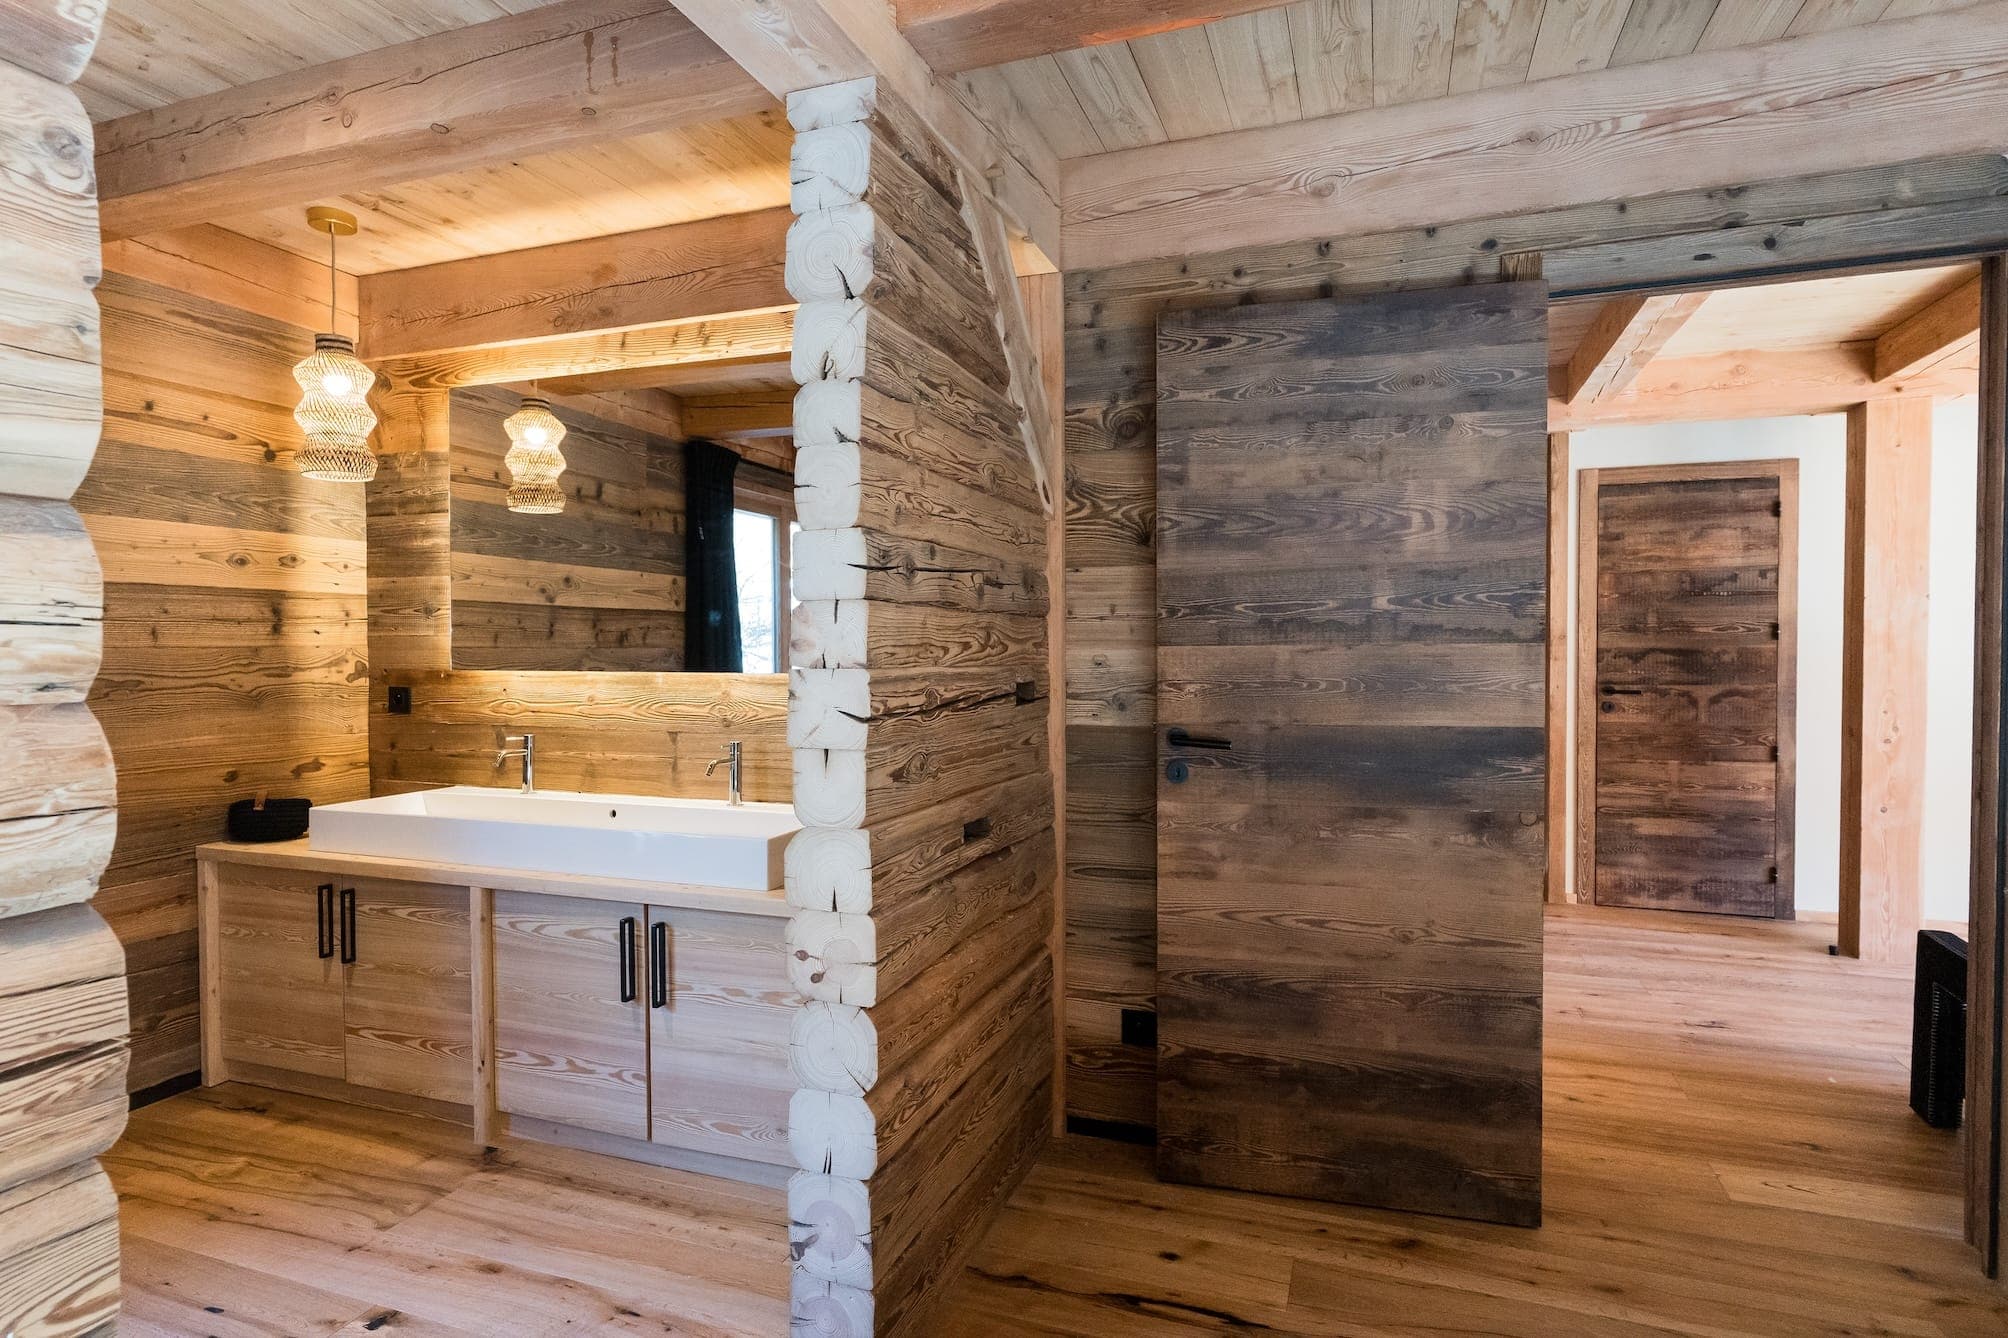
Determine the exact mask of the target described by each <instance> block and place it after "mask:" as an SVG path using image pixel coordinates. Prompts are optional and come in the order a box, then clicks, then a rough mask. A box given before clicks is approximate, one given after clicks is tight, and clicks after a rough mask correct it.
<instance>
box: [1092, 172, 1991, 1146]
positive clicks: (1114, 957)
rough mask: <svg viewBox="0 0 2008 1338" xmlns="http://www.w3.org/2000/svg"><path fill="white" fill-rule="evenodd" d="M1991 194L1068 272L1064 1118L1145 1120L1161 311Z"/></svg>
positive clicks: (1465, 271)
mask: <svg viewBox="0 0 2008 1338" xmlns="http://www.w3.org/2000/svg"><path fill="white" fill-rule="evenodd" d="M2004 191H2008V163H2004V162H2003V161H2002V160H2001V159H2000V158H1995V157H1986V158H1970V159H1957V160H1948V161H1945V162H1933V163H1919V164H1910V165H1906V166H1901V167H1894V168H1879V169H1874V170H1869V171H1862V172H1852V173H1845V174H1839V175H1833V176H1826V177H1814V178H1807V179H1804V180H1790V181H1766V182H1754V183H1748V184H1744V185H1737V186H1733V187H1730V188H1725V189H1722V190H1713V191H1691V192H1685V193H1681V194H1674V195H1667V196H1660V197H1654V198H1651V199H1644V200H1635V201H1629V202H1626V203H1624V204H1608V205H1592V206H1582V207H1576V208H1569V209H1562V210H1554V211H1550V212H1546V213H1532V214H1526V215H1522V216H1519V217H1516V218H1512V219H1503V220H1502V219H1494V220H1486V221H1480V222H1476V223H1458V224H1453V225H1449V226H1445V227H1440V228H1431V229H1427V230H1419V231H1405V232H1395V233H1382V234H1375V235H1371V236H1356V237H1316V238H1310V239H1306V240H1304V241H1301V242H1292V243H1288V244H1284V245H1277V246H1265V247H1259V248H1241V249H1238V250H1229V251H1223V252H1219V253H1215V254H1209V255H1201V256H1186V257H1181V258H1178V259H1173V260H1164V261H1149V262H1144V263H1140V264H1134V265H1125V266H1121V267H1119V268H1112V269H1100V270H1078V271H1074V272H1071V273H1069V274H1068V275H1067V276H1066V325H1067V335H1066V339H1067V358H1066V362H1067V404H1066V411H1067V434H1066V460H1067V475H1066V509H1067V535H1066V546H1067V585H1066V592H1065V597H1066V604H1067V630H1066V665H1067V684H1066V714H1067V757H1066V767H1067V845H1066V852H1065V856H1064V860H1063V864H1064V876H1065V879H1066V887H1067V925H1066V941H1067V972H1066V991H1067V1003H1066V1012H1067V1025H1066V1040H1065V1044H1066V1051H1067V1066H1066V1074H1067V1078H1066V1106H1067V1113H1068V1114H1069V1115H1070V1116H1073V1117H1078V1118H1082V1119H1088V1120H1099V1121H1111V1122H1118V1123H1125V1124H1131V1125H1144V1126H1147V1125H1150V1124H1152V1123H1153V1121H1154V1119H1155V1113H1154V1098H1153V1088H1154V1079H1155V1074H1154V1071H1153V1070H1154V1060H1153V1049H1152V1047H1151V1046H1150V1045H1149V1044H1142V1045H1137V1044H1125V1043H1124V1042H1123V1039H1122V1031H1121V1025H1122V1014H1123V1011H1124V1010H1125V1009H1130V1010H1135V1011H1137V1012H1141V1013H1145V1014H1148V1013H1150V1012H1152V1011H1153V1010H1154V1007H1155V1002H1154V989H1155V985H1154V977H1155V969H1156V966H1155V951H1154V940H1155V927H1154V919H1155V913H1156V878H1157V869H1156V851H1155V831H1156V815H1155V812H1154V804H1155V793H1156V777H1155V761H1156V753H1155V750H1154V747H1153V739H1152V735H1153V730H1154V726H1155V721H1156V708H1155V695H1156V669H1155V662H1156V625H1155V624H1156V574H1155V564H1154V553H1153V548H1152V532H1153V530H1154V528H1155V525H1156V515H1155V506H1154V502H1155V490H1156V420H1155V401H1156V394H1157V387H1156V385H1155V368H1154V357H1155V344H1154V338H1155V326H1156V320H1157V316H1158V314H1159V313H1160V312H1162V311H1167V310H1173V309H1178V308H1185V307H1196V306H1214V305H1227V304H1231V303H1236V302H1282V301H1290V300H1293V299H1299V298H1307V297H1320V296H1324V297H1329V296H1344V295H1346V294H1348V293H1371V292H1379V291H1385V290H1388V289H1392V288H1406V287H1429V286H1437V285H1442V284H1448V283H1458V282H1464V281H1468V280H1486V279H1492V278H1496V277H1497V275H1498V273H1499V269H1500V263H1501V257H1502V256H1505V255H1507V254H1509V253H1513V252H1522V251H1545V252H1547V253H1548V274H1549V277H1550V280H1551V282H1552V281H1554V279H1555V276H1556V274H1557V272H1558V269H1559V270H1560V271H1562V272H1565V273H1566V274H1567V275H1568V276H1569V281H1570V282H1571V283H1574V284H1588V283H1592V282H1596V283H1621V282H1624V281H1627V280H1649V279H1653V278H1663V277H1665V276H1668V275H1680V274H1685V273H1689V272H1695V271H1698V270H1700V269H1701V268H1703V266H1704V263H1705V264H1706V265H1709V266H1713V267H1714V268H1715V269H1716V270H1719V271H1729V270H1737V271H1741V272H1758V271H1762V270H1764V269H1766V268H1770V267H1775V266H1782V265H1787V264H1791V263H1793V262H1794V261H1795V260H1797V259H1798V258H1800V257H1801V256H1804V257H1807V258H1809V259H1818V260H1823V261H1824V260H1828V259H1831V258H1833V257H1834V256H1835V255H1837V254H1847V253H1855V254H1859V253H1860V252H1861V249H1862V248H1863V247H1867V248H1869V249H1876V248H1888V249H1894V242H1898V241H1902V240H1904V239H1906V238H1913V237H1914V238H1919V239H1923V241H1924V242H1926V243H1933V242H1936V241H1940V240H1945V239H1944V238H1942V237H1941V236H1940V234H1941V233H1942V232H1945V231H1947V230H1950V231H1952V232H1956V233H1959V234H1960V235H1962V236H1963V235H1965V234H1966V232H1968V231H1970V225H1969V222H1968V221H1967V220H1969V218H1970V216H1971V215H1972V214H1973V213H1974V212H1975V211H1974V209H1973V205H1974V204H1975V203H1976V202H1984V201H1987V200H1988V199H1990V198H1991V197H1995V196H1999V195H2001V194H2002V193H2003V192H2004ZM1899 211H1900V212H1899ZM1697 233H1706V234H1708V237H1709V243H1708V245H1706V246H1700V245H1697V244H1696V239H1695V238H1694V237H1693V236H1692V234H1697ZM1558 260H1560V261H1566V262H1567V263H1566V264H1565V265H1558V263H1557V262H1558ZM1708 277H1713V276H1712V275H1710V276H1708ZM1146 1020H1148V1019H1146Z"/></svg>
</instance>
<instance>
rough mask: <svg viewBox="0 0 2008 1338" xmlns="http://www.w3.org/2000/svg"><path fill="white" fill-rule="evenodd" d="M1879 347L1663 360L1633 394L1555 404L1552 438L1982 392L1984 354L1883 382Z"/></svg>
mask: <svg viewBox="0 0 2008 1338" xmlns="http://www.w3.org/2000/svg"><path fill="white" fill-rule="evenodd" d="M1873 358H1874V342H1873V341H1862V342H1859V343H1848V344H1830V345H1827V346H1825V347H1821V348H1798V349H1789V350H1781V351H1778V352H1772V353H1750V352H1743V353H1721V354H1711V355H1707V356H1702V357H1693V358H1661V359H1658V360H1657V361H1655V362H1653V363H1651V364H1649V365H1648V366H1647V367H1645V368H1644V369H1643V371H1641V373H1640V374H1639V377H1638V379H1637V380H1636V381H1634V382H1633V383H1632V384H1631V386H1630V387H1628V388H1627V389H1625V390H1623V391H1620V392H1618V393H1616V394H1612V395H1608V396H1605V397H1604V398H1602V399H1599V400H1595V401H1587V400H1586V401H1582V402H1580V403H1576V404H1570V403H1568V402H1566V401H1564V400H1562V399H1559V398H1553V399H1550V400H1549V402H1548V427H1549V430H1550V431H1551V432H1578V431H1582V430H1583V429H1586V428H1592V427H1615V426H1620V425H1627V424H1642V423H1681V422H1715V421H1726V420H1730V419H1737V418H1782V417H1787V416H1791V415H1796V414H1816V413H1842V412H1845V411H1846V410H1847V409H1849V408H1850V407H1851V406H1853V405H1856V404H1860V403H1862V402H1864V401H1865V400H1871V399H1885V398H1890V397H1904V398H1919V399H1950V398H1954V397H1957V396H1961V395H1971V394H1973V393H1974V392H1975V391H1976V390H1977V389H1978V388H1979V376H1980V372H1979V364H1980V360H1979V353H1978V350H1977V349H1976V350H1975V351H1974V352H1973V354H1972V355H1971V356H1968V357H1964V358H1961V357H1957V356H1954V357H1948V358H1946V359H1944V360H1942V361H1940V362H1939V363H1938V364H1936V365H1935V366H1933V367H1932V368H1930V369H1929V370H1928V371H1926V372H1924V373H1922V374H1920V375H1917V376H1912V377H1901V378H1898V379H1895V380H1878V379H1877V378H1876V376H1875V374H1874V368H1873Z"/></svg>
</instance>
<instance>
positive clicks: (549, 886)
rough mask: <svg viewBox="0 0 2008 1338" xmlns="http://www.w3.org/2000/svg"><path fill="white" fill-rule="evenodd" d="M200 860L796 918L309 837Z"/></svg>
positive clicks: (236, 844) (746, 898)
mask: <svg viewBox="0 0 2008 1338" xmlns="http://www.w3.org/2000/svg"><path fill="white" fill-rule="evenodd" d="M195 854H196V858H197V859H206V860H211V861H214V862H215V863H218V864H250V865H255V866H258V867H260V868H268V869H303V870H315V869H324V870H327V871H328V872H330V873H348V874H354V875H355V876H356V877H358V878H385V879H389V880H391V881H393V882H404V883H445V884H448V885H452V886H459V885H463V884H464V885H465V886H468V887H487V888H494V889H497V890H503V891H510V892H545V893H549V894H550V895H552V896H558V897H589V898H593V899H595V900H599V901H639V902H646V903H647V904H649V905H651V906H677V907H682V908H684V909H687V910H697V911H731V912H735V913H738V914H741V915H766V916H773V917H775V918H777V919H785V918H786V917H787V916H789V915H791V914H793V912H792V911H791V910H790V909H789V906H788V902H787V898H786V897H785V896H784V895H783V894H782V893H780V892H778V891H775V892H743V891H740V890H739V889H737V888H730V887H705V886H701V885H699V884H695V883H650V882H643V881H641V880H640V879H634V878H584V877H579V876H577V875H574V874H559V873H523V872H519V871H517V870H514V869H490V868H483V867H481V866H479V865H473V864H434V863H429V862H427V861H423V860H411V859H396V858H392V857H389V856H382V855H344V854H337V853H335V852H333V851H328V850H310V849H308V848H307V838H306V837H304V836H303V837H300V838H299V839H298V840H295V841H271V842H243V841H211V842H210V843H209V844H207V845H201V846H197V847H196V848H195Z"/></svg>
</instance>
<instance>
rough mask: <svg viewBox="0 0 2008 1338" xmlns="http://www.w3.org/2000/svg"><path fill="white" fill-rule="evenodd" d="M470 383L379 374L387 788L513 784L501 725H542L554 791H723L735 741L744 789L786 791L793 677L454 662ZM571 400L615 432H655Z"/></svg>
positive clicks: (382, 730)
mask: <svg viewBox="0 0 2008 1338" xmlns="http://www.w3.org/2000/svg"><path fill="white" fill-rule="evenodd" d="M461 393H462V392H449V391H446V390H443V389H437V388H424V387H418V386H413V385H410V384H406V383H402V382H397V381H388V382H386V381H380V382H379V386H378V395H377V400H376V403H377V412H378V414H379V416H380V418H381V419H382V423H381V426H380V427H379V429H378V435H377V461H378V466H377V476H376V478H375V479H374V480H373V481H371V483H370V484H369V485H368V487H367V489H366V492H367V496H368V511H369V534H368V543H369V639H370V653H371V668H370V674H371V681H370V686H369V757H370V784H371V787H372V789H373V790H374V792H376V793H378V794H387V793H394V792H397V791H401V790H411V789H423V788H427V787H431V786H438V785H497V784H507V783H508V776H507V775H506V774H505V773H503V772H501V771H499V770H498V769H497V768H496V766H495V754H496V752H497V750H498V749H499V748H500V747H501V742H500V740H501V736H502V735H503V734H520V733H522V732H524V731H525V730H529V731H531V732H532V733H535V734H536V735H537V776H538V780H539V782H540V783H541V784H543V785H544V786H545V787H546V788H549V789H564V790H592V791H599V792H604V793H617V794H647V795H690V796H696V797H700V798H709V799H723V798H724V797H725V794H726V784H727V782H726V776H725V771H724V769H723V768H720V769H719V770H718V771H717V772H716V773H715V774H714V775H712V776H709V777H707V776H706V775H705V774H704V768H705V765H706V764H707V763H709V762H711V761H712V760H713V759H715V758H719V757H723V756H724V755H725V747H726V744H728V743H730V742H732V741H734V740H737V741H740V742H742V743H744V744H745V791H746V797H747V798H749V799H757V800H767V801H776V802H786V801H787V799H788V797H789V795H790V794H791V793H792V782H791V761H790V757H789V753H788V747H787V740H786V734H787V727H786V726H787V680H786V678H785V677H783V676H782V675H779V674H684V673H663V672H610V673H594V672H578V671H555V670H536V669H521V670H504V669H466V668H455V667H453V666H454V657H453V645H454V639H453V633H452V627H453V618H454V609H455V592H454V589H453V546H452V538H453V536H452V526H453V491H454V479H453V450H452V442H453V440H454V438H455V436H456V429H455V428H454V427H453V425H452V418H453V412H454V407H455V405H456V404H457V403H458V402H459V398H460V394H461ZM586 398H590V397H586ZM494 407H495V406H494V405H492V404H491V405H489V407H488V408H487V409H486V410H484V411H483V415H482V416H483V418H484V419H492V418H493V409H494ZM557 407H559V408H560V409H564V411H565V412H566V413H567V414H569V415H570V417H569V418H568V421H570V422H573V423H581V424H587V425H589V428H590V431H591V432H593V433H596V434H600V435H602V436H605V437H607V439H609V440H612V439H614V438H616V437H619V436H621V435H622V434H626V435H627V436H630V437H631V436H633V435H634V434H635V433H636V432H637V431H640V430H641V429H637V428H634V427H632V426H619V425H616V424H613V423H611V422H608V421H606V420H605V419H604V418H601V417H599V416H598V415H591V416H586V417H581V416H579V415H578V414H577V413H575V412H574V411H573V410H571V409H569V408H566V407H565V406H564V405H559V406H557ZM634 421H651V420H644V419H635V420H634ZM494 430H495V431H498V432H499V431H500V424H499V421H495V422H494ZM565 444H566V447H567V448H569V447H570V445H571V440H570V438H569V437H568V438H567V440H566V443H565ZM581 445H582V446H585V445H589V442H588V441H587V440H586V439H585V438H582V439H581ZM582 458H583V453H582ZM460 486H461V491H462V494H463V496H465V495H466V494H467V493H468V491H469V490H470V489H472V488H473V487H474V485H473V484H472V482H471V481H469V480H465V479H463V480H462V481H461V485H460ZM483 487H484V488H486V490H487V492H489V493H492V485H483ZM476 495H486V494H485V493H482V492H481V491H480V490H476ZM546 519H563V517H547V518H546ZM678 551H680V549H679V550H678ZM393 686H396V687H406V688H410V689H411V693H412V709H411V712H410V714H408V715H393V714H391V713H390V710H389V689H390V688H391V687H393Z"/></svg>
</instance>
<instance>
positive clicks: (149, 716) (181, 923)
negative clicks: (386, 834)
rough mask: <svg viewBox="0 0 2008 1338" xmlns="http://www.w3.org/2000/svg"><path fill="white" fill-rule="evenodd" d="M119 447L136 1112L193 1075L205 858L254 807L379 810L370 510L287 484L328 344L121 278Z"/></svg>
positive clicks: (119, 920) (111, 662)
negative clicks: (369, 711) (303, 412)
mask: <svg viewBox="0 0 2008 1338" xmlns="http://www.w3.org/2000/svg"><path fill="white" fill-rule="evenodd" d="M99 300H100V302H101V304H102V306H103V308H104V344H105V372H104V387H105V432H104V441H103V444H102V445H101V446H100V447H99V448H98V454H97V458H96V460H95V461H94V462H93V463H92V465H91V471H90V474H89V475H88V476H87V477H86V478H85V479H84V482H83V486H82V487H80V488H79V489H78V490H77V508H78V510H79V511H81V512H82V513H83V516H84V523H85V524H86V525H87V526H88V527H89V529H90V531H91V535H92V537H93V538H94V539H95V540H96V541H97V545H98V554H99V557H100V560H101V561H102V562H103V564H104V577H105V622H104V626H105V665H104V669H103V671H102V672H101V673H100V674H99V675H98V681H97V684H96V686H95V687H94V688H93V689H92V693H91V702H92V704H93V706H94V707H95V708H96V709H97V712H98V716H99V719H100V720H102V721H103V722H104V728H105V734H106V736H107V737H108V738H109V739H110V741H111V746H112V753H113V756H114V757H116V758H117V760H118V767H119V794H120V800H121V803H120V806H119V807H120V812H119V822H118V840H117V844H116V846H115V848H114V850H113V852H112V861H111V867H110V869H108V870H107V871H106V875H105V882H104V892H103V894H102V897H101V900H100V903H99V904H100V907H101V908H102V909H103V911H104V913H105V918H106V919H107V920H108V921H110V923H111V925H112V928H113V929H115V930H117V931H118V934H119V937H120V938H121V939H122V940H123V941H124V943H125V946H126V955H127V969H128V972H129V974H130V976H131V985H132V1006H133V1065H132V1074H131V1083H132V1086H133V1088H134V1089H135V1090H139V1089H144V1088H147V1087H151V1086H153V1085H155V1084H157V1083H161V1082H165V1081H167V1080H169V1079H171V1078H175V1077H178V1076H180V1075H182V1074H186V1073H192V1072H194V1071H195V1070H196V1068H197V1067H198V1066H199V1054H198V1039H199V1038H198V1036H197V1029H196V930H195V859H194V849H195V847H196V846H198V845H200V844H202V843H203V842H205V841H215V840H220V839H222V837H223V835H224V809H225V808H226V807H227V806H228V805H229V804H230V803H231V802H232V801H234V800H237V799H244V798H249V797H251V796H253V795H255V794H257V793H258V792H259V791H261V790H262V791H266V792H269V793H270V794H273V795H301V796H305V797H306V798H309V799H312V800H313V801H314V802H315V803H331V802H335V801H338V800H343V799H358V798H361V797H362V796H364V795H366V794H368V793H369V753H368V746H367V745H368V733H367V728H366V725H365V720H364V711H363V704H364V698H365V685H366V683H367V676H368V667H367V662H366V654H367V647H366V637H365V628H364V617H365V609H364V598H363V595H364V591H363V549H364V544H363V490H362V489H361V488H360V487H358V486H355V485H353V484H333V483H318V482H315V481H313V480H310V479H305V478H302V477H300V475H299V474H298V473H297V472H295V470H294V468H293V454H294V452H295V450H297V448H298V446H299V441H300V437H299V428H298V426H297V425H296V424H295V423H294V422H293V418H292V412H293V405H294V403H295V402H296V401H297V400H298V398H299V387H298V386H297V385H296V384H295V383H294V381H293V375H292V367H293V364H294V363H296V362H298V361H299V360H300V359H301V358H302V357H304V356H306V354H307V353H308V352H309V351H310V350H311V349H312V348H313V331H311V330H308V329H303V328H301V327H298V326H293V325H287V324H284V323H282V322H280V321H276V320H272V319H270V318H268V317H265V316H262V315H254V314H252V313H250V312H246V311H241V310H239V309H237V308H234V307H227V306H223V305H221V304H220V303H216V302H211V301H208V300H206V299H204V298H200V297H195V296H191V295H189V294H186V293H181V292H176V291H174V290H172V289H168V288H163V287H159V286H157V285H155V284H151V283H146V282H143V281H141V280H138V279H132V278H127V277H125V276H122V275H117V274H111V275H107V276H106V278H105V282H104V284H103V286H102V287H101V288H100V290H99Z"/></svg>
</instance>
